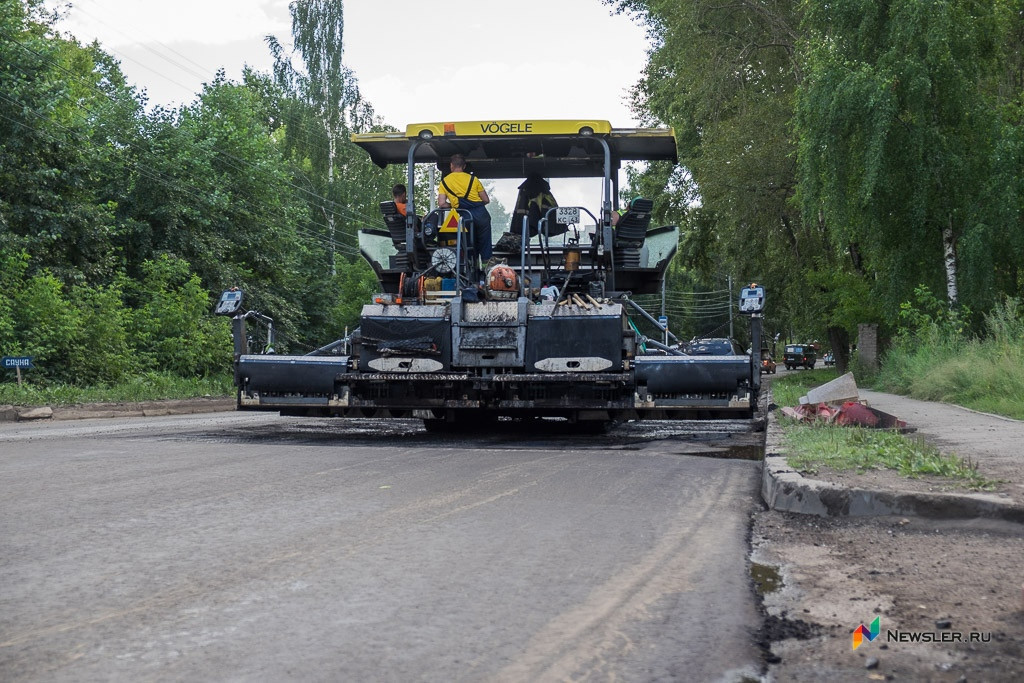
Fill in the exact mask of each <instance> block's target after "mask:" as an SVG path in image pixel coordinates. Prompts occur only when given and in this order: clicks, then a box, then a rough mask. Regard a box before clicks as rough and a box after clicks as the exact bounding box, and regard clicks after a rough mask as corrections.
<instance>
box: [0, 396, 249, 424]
mask: <svg viewBox="0 0 1024 683" xmlns="http://www.w3.org/2000/svg"><path fill="white" fill-rule="evenodd" d="M235 407H236V402H235V399H234V398H190V399H173V400H166V401H140V402H137V403H87V404H79V405H72V406H57V407H50V406H0V422H4V421H7V422H15V421H18V422H20V421H27V420H40V419H52V420H87V419H94V418H111V417H154V416H159V415H191V414H194V413H219V412H225V411H231V410H234V409H235Z"/></svg>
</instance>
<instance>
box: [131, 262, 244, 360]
mask: <svg viewBox="0 0 1024 683" xmlns="http://www.w3.org/2000/svg"><path fill="white" fill-rule="evenodd" d="M143 272H144V278H143V281H142V283H140V284H138V285H137V286H138V289H137V291H136V297H137V299H138V300H139V302H140V305H139V307H138V308H137V309H136V310H135V311H134V312H133V314H132V316H131V324H130V330H131V334H132V339H133V341H134V344H135V348H136V350H137V351H138V354H139V357H140V361H141V362H142V364H143V368H144V369H152V370H166V371H170V372H173V373H175V374H178V375H180V376H182V377H191V376H195V375H200V376H204V375H209V374H217V373H219V372H223V370H224V368H226V367H229V366H230V364H231V358H232V344H231V331H230V329H228V327H227V326H225V325H223V324H220V321H218V320H216V319H215V318H214V317H213V314H212V308H213V305H212V302H211V301H210V295H209V293H207V291H206V290H205V289H203V287H202V284H201V283H200V281H199V276H197V275H195V274H192V273H190V271H189V266H188V264H187V263H186V262H185V261H182V260H180V259H176V258H172V257H170V256H166V255H165V256H162V257H161V258H159V259H157V260H156V261H147V262H146V263H145V264H143Z"/></svg>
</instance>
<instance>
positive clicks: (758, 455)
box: [687, 446, 764, 461]
mask: <svg viewBox="0 0 1024 683" xmlns="http://www.w3.org/2000/svg"><path fill="white" fill-rule="evenodd" d="M687 455H699V456H702V457H706V458H719V459H720V460H755V461H757V460H764V448H762V447H761V446H732V447H731V448H725V449H722V450H716V451H697V452H694V453H687Z"/></svg>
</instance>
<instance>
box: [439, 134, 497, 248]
mask: <svg viewBox="0 0 1024 683" xmlns="http://www.w3.org/2000/svg"><path fill="white" fill-rule="evenodd" d="M450 168H451V173H449V174H448V175H446V176H445V177H444V178H442V179H441V187H440V189H439V190H438V193H437V205H438V206H439V207H442V208H448V207H452V208H455V209H465V210H467V211H469V212H470V214H472V216H473V248H474V249H475V250H476V255H477V257H479V258H480V259H481V260H483V261H487V260H488V259H490V258H491V255H492V250H491V214H490V213H488V211H487V204H489V203H490V202H491V199H490V197H488V196H487V191H486V190H484V186H483V183H481V182H480V179H479V178H477V177H476V174H475V173H466V157H464V156H462V155H461V154H453V155H452V158H451V162H450Z"/></svg>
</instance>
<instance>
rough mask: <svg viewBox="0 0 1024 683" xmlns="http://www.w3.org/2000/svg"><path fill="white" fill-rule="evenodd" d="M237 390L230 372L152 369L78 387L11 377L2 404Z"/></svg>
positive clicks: (0, 393)
mask: <svg viewBox="0 0 1024 683" xmlns="http://www.w3.org/2000/svg"><path fill="white" fill-rule="evenodd" d="M234 393H235V391H234V387H233V384H232V377H231V375H230V374H224V375H219V376H216V377H204V378H190V379H184V378H182V377H177V376H175V375H172V374H168V373H156V372H151V373H147V374H145V375H141V376H139V377H135V378H132V379H131V380H128V381H126V382H122V383H120V384H116V385H113V386H109V387H107V386H100V387H77V386H73V385H69V384H61V385H55V386H45V387H44V386H35V385H33V384H31V383H30V382H23V384H22V386H21V387H20V388H19V387H18V384H17V382H16V381H14V380H13V378H12V379H11V380H10V381H8V382H5V383H3V384H0V404H12V405H17V406H40V405H48V406H56V405H72V404H75V403H126V402H134V401H155V400H160V399H182V398H197V397H203V396H232V395H233V394H234Z"/></svg>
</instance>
